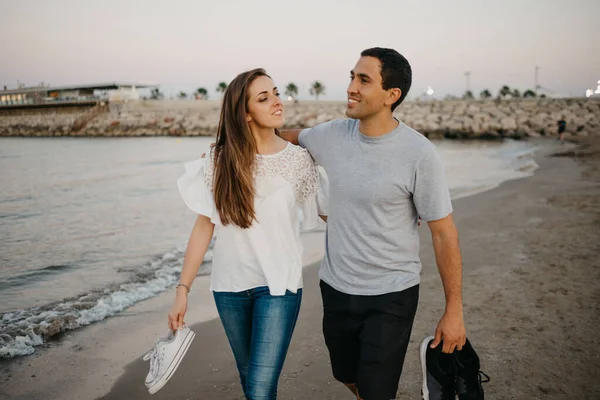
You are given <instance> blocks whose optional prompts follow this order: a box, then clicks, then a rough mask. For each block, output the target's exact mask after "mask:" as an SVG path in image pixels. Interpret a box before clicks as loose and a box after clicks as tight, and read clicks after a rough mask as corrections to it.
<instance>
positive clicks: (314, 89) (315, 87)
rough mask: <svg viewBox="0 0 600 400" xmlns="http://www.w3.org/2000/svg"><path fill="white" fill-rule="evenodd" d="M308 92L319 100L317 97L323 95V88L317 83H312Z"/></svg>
mask: <svg viewBox="0 0 600 400" xmlns="http://www.w3.org/2000/svg"><path fill="white" fill-rule="evenodd" d="M309 92H310V95H311V96H315V98H316V99H317V100H319V96H320V95H322V94H325V86H323V84H322V83H321V82H319V81H314V82H313V84H312V86H311V87H310V90H309Z"/></svg>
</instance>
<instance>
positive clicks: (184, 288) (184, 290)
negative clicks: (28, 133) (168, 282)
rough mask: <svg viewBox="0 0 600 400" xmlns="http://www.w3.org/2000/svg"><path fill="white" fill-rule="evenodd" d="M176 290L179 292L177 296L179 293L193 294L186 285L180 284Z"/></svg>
mask: <svg viewBox="0 0 600 400" xmlns="http://www.w3.org/2000/svg"><path fill="white" fill-rule="evenodd" d="M175 290H176V291H177V294H179V293H185V294H186V295H187V294H188V293H189V292H191V289H190V287H189V286H188V285H186V284H185V283H181V282H180V283H178V284H177V286H175Z"/></svg>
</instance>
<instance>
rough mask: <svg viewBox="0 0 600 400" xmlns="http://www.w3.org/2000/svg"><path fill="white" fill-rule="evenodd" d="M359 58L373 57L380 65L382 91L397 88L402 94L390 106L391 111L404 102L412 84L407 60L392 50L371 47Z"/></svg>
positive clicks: (410, 70)
mask: <svg viewBox="0 0 600 400" xmlns="http://www.w3.org/2000/svg"><path fill="white" fill-rule="evenodd" d="M360 56H361V57H375V58H377V59H378V60H379V62H380V63H381V86H382V87H383V90H388V89H392V88H398V89H400V90H401V91H402V94H401V96H400V98H399V99H398V101H396V102H395V103H394V104H392V111H394V110H395V109H396V107H398V106H399V105H400V103H402V101H404V99H405V98H406V95H407V94H408V91H409V90H410V85H411V84H412V69H411V68H410V64H409V63H408V60H407V59H406V58H404V56H403V55H402V54H400V53H398V52H397V51H396V50H394V49H385V48H381V47H373V48H370V49H366V50H363V52H362V53H360Z"/></svg>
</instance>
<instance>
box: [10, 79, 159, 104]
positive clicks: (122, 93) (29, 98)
mask: <svg viewBox="0 0 600 400" xmlns="http://www.w3.org/2000/svg"><path fill="white" fill-rule="evenodd" d="M148 87H151V86H150V85H143V84H132V83H122V82H111V83H103V84H99V85H74V86H58V87H49V86H32V87H25V86H21V87H19V88H17V89H7V88H6V86H4V89H3V90H0V109H13V108H15V109H16V108H19V109H23V108H44V107H60V106H76V105H94V104H97V103H100V102H114V103H123V102H127V101H131V100H139V99H140V95H139V93H138V90H137V89H142V88H148Z"/></svg>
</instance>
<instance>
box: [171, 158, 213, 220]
mask: <svg viewBox="0 0 600 400" xmlns="http://www.w3.org/2000/svg"><path fill="white" fill-rule="evenodd" d="M210 162H211V161H210V159H209V158H200V159H198V160H194V161H190V162H188V163H186V164H185V173H184V174H183V175H182V176H181V177H180V178H179V179H178V180H177V186H178V187H179V192H180V193H181V197H183V201H184V202H185V204H186V205H187V206H188V207H189V208H190V210H192V211H193V212H195V213H196V214H200V215H205V216H207V217H209V218H212V217H213V213H214V210H215V205H214V200H213V196H212V192H211V190H210V189H209V185H208V182H207V179H206V172H207V171H206V164H207V163H210Z"/></svg>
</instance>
